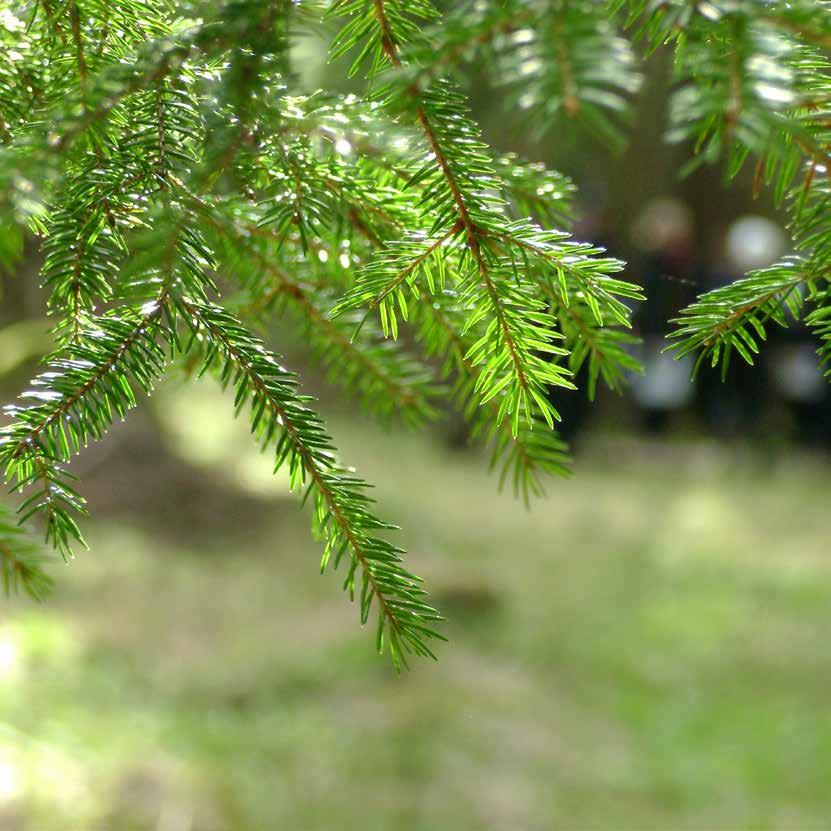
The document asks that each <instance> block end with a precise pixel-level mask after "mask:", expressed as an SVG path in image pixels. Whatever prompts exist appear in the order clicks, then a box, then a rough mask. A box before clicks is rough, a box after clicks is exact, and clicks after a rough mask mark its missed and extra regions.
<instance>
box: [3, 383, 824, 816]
mask: <svg viewBox="0 0 831 831" xmlns="http://www.w3.org/2000/svg"><path fill="white" fill-rule="evenodd" d="M166 394H167V395H168V397H169V398H168V400H171V401H173V400H178V399H177V398H176V394H175V393H174V392H172V391H169V392H167V393H166ZM217 412H222V411H221V410H217V408H216V400H215V396H214V392H213V390H212V389H209V388H205V389H204V390H202V391H201V392H200V393H199V396H198V397H197V398H195V399H191V403H190V404H189V405H187V406H186V404H185V402H184V401H179V404H178V406H177V409H176V410H174V415H173V416H172V417H171V418H169V419H168V429H169V434H170V435H171V436H172V437H173V439H172V441H174V442H175V436H176V435H177V434H178V433H180V432H181V433H183V434H184V435H186V436H187V438H188V441H189V444H188V448H189V450H188V456H189V459H190V461H191V462H192V463H193V464H194V465H196V466H197V468H198V470H199V471H200V472H201V476H202V481H201V483H200V486H199V489H198V490H191V489H190V488H187V487H178V488H176V490H175V492H169V491H165V494H164V500H165V502H166V504H167V510H166V512H164V517H166V519H164V521H162V520H161V519H159V517H158V516H156V513H157V512H153V511H146V509H141V510H139V509H138V508H137V509H136V510H135V511H132V510H130V506H129V505H128V506H127V510H126V511H125V512H122V513H121V514H118V515H115V514H111V515H109V516H108V515H107V513H106V512H103V515H99V519H98V520H97V521H96V522H95V523H94V524H92V523H91V524H89V526H88V531H89V534H88V536H89V539H90V542H91V544H92V549H93V550H92V551H91V552H90V553H85V554H84V555H83V556H81V557H79V558H78V560H77V561H75V562H73V563H72V564H71V565H70V566H69V567H67V568H66V569H61V570H60V573H59V574H58V577H59V588H58V591H57V593H56V595H55V596H54V597H53V598H52V599H51V600H50V601H49V602H47V603H46V604H45V605H43V606H35V605H32V604H30V603H27V602H24V601H22V600H17V601H14V602H13V603H12V604H11V606H10V609H11V611H10V613H9V612H6V613H4V616H3V618H2V619H0V829H3V831H6V830H7V829H9V830H10V831H18V830H20V831H53V829H54V830H55V831H58V829H60V831H87V829H89V831H133V830H134V829H135V831H138V829H147V831H151V829H152V831H222V830H224V829H227V831H249V830H250V831H272V829H280V831H282V829H288V830H289V831H324V829H326V830H327V831H328V829H335V828H336V829H338V830H339V831H351V830H352V829H359V828H360V829H370V830H371V831H375V829H379V830H380V829H383V830H384V831H386V829H395V830H396V831H444V829H447V830H448V831H468V829H469V831H481V829H499V830H500V831H503V830H504V831H538V830H539V831H548V829H608V830H609V831H612V829H614V831H619V830H620V829H673V830H674V829H693V828H695V829H788V831H794V830H798V831H802V830H803V829H806V830H807V829H825V828H827V827H828V822H829V819H828V818H829V816H831V787H829V781H831V709H829V707H828V690H829V689H831V660H830V659H829V656H828V642H829V634H831V545H829V538H831V519H829V514H828V510H827V505H828V493H829V490H830V489H831V474H829V473H828V472H826V470H825V466H824V465H823V464H822V462H821V461H812V460H811V459H809V458H805V457H801V456H798V455H796V454H793V455H790V456H788V455H785V456H783V457H782V458H780V459H763V458H761V457H760V456H758V455H757V454H754V453H753V452H750V451H748V450H743V449H740V448H733V449H726V448H723V447H720V446H717V445H714V444H709V443H705V442H696V443H689V444H645V443H640V442H634V441H626V440H611V439H602V438H601V439H597V440H595V441H593V442H590V443H589V444H590V447H591V449H590V451H589V453H588V455H586V456H585V457H584V458H582V459H581V460H580V462H579V464H578V465H577V468H576V475H575V477H574V478H573V479H572V480H571V481H564V482H557V483H554V485H553V486H552V487H551V488H550V489H549V496H548V498H547V499H546V500H545V501H542V502H540V503H538V504H537V505H536V506H535V507H534V509H533V510H532V511H531V512H527V511H526V510H525V509H524V508H523V507H522V505H521V504H519V503H516V502H514V501H513V500H512V498H511V497H510V495H508V494H502V495H499V494H498V493H496V491H495V486H494V482H493V479H491V478H488V477H487V476H486V475H485V472H484V465H483V461H482V459H481V458H479V457H478V456H477V455H476V454H470V453H461V452H454V451H449V450H448V449H447V448H444V447H441V446H439V445H438V444H436V443H434V442H431V441H429V440H428V439H425V438H423V437H419V436H414V435H409V434H403V435H400V434H395V433H393V434H391V435H378V434H377V433H376V431H375V429H374V428H373V427H372V425H370V424H367V423H365V422H363V421H354V420H348V419H344V418H341V419H335V420H334V422H333V430H334V433H335V436H336V438H337V439H338V441H340V442H341V445H342V447H343V449H344V455H345V457H346V458H347V459H348V460H349V461H350V462H353V463H355V464H356V465H357V466H358V467H359V469H360V470H361V471H362V473H363V474H364V475H365V476H367V477H368V478H369V479H370V480H371V481H374V482H376V483H377V484H378V485H379V487H378V498H379V499H380V501H381V505H382V509H383V514H384V515H385V516H388V517H391V518H393V519H395V520H396V521H398V522H400V523H401V524H402V526H403V528H404V530H403V532H402V533H401V538H402V540H403V541H404V542H405V543H406V546H407V547H408V549H409V550H410V559H409V563H410V565H411V567H412V568H413V569H414V570H415V571H416V572H417V573H419V574H421V575H423V576H424V577H425V579H426V580H427V582H428V585H429V587H430V589H431V591H432V593H433V597H434V599H435V601H436V602H437V603H438V604H439V605H440V607H441V608H442V610H443V611H444V612H445V614H446V615H447V616H448V618H449V621H448V624H447V627H446V632H447V634H448V636H449V637H450V643H449V644H448V645H447V646H446V647H444V648H443V649H442V650H441V654H440V660H439V662H438V663H437V664H432V663H425V662H422V663H419V664H417V665H416V666H415V668H414V671H413V672H411V673H409V674H405V675H402V676H401V677H397V676H396V675H395V674H394V673H393V672H392V671H391V669H390V668H389V666H388V663H387V661H386V660H384V659H379V658H377V657H376V656H375V655H374V653H373V651H372V641H373V638H372V633H371V632H369V631H362V630H361V629H360V627H359V626H358V621H357V610H356V609H355V608H354V607H353V606H350V605H349V604H348V602H346V599H345V598H344V597H343V596H342V595H341V594H340V592H339V581H338V579H337V578H335V577H333V576H332V575H331V574H329V575H327V576H325V577H320V576H319V575H318V573H317V567H318V561H319V550H318V549H317V547H316V545H315V544H314V543H313V542H311V541H310V539H309V537H308V533H307V518H306V517H305V516H304V515H303V514H302V513H300V512H299V511H298V510H296V509H295V507H294V505H293V503H292V502H291V501H289V500H288V498H287V497H285V496H284V495H283V490H284V485H285V483H284V482H280V481H278V482H277V483H276V484H275V485H273V486H272V485H270V484H268V482H269V478H268V472H269V466H268V462H267V460H264V459H260V458H259V457H257V456H256V455H254V454H251V453H249V452H248V451H246V450H245V448H246V447H247V444H246V441H245V436H244V432H245V431H244V427H242V426H240V425H234V424H233V423H232V422H230V421H229V420H226V419H224V418H222V417H220V416H217ZM218 447H219V448H220V450H217V448H218ZM613 451H614V452H613ZM160 475H161V474H160ZM107 477H108V474H106V473H105V472H102V473H101V474H99V475H98V479H97V485H96V478H95V477H92V482H91V486H92V490H93V491H94V490H95V487H99V488H100V489H106V488H107V487H108V483H109V482H110V480H109V479H108V478H107ZM158 484H159V487H160V488H162V487H163V485H164V483H163V482H159V483H158ZM212 492H213V493H217V492H218V493H221V494H224V493H228V494H232V495H233V498H229V499H228V500H227V501H225V500H223V499H219V498H216V496H214V498H213V500H212V501H211V504H212V505H214V506H220V507H218V508H217V507H214V508H211V509H210V511H207V509H206V510H205V511H204V512H203V513H200V504H201V503H199V504H194V503H195V502H197V503H198V501H199V500H200V499H201V495H203V494H205V493H212ZM122 499H123V496H122ZM93 501H94V500H93ZM143 511H145V512H147V513H148V514H149V515H148V516H147V517H142V516H141V513H142V512H143ZM7 608H8V607H7Z"/></svg>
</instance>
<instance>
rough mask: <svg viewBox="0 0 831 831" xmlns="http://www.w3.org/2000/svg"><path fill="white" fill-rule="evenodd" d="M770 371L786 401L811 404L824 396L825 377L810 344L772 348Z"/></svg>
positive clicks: (815, 352) (814, 347) (813, 348)
mask: <svg viewBox="0 0 831 831" xmlns="http://www.w3.org/2000/svg"><path fill="white" fill-rule="evenodd" d="M771 372H772V373H773V381H774V383H775V384H776V387H777V388H778V390H779V391H780V392H781V393H782V395H783V396H784V397H785V398H787V399H788V400H789V401H798V402H800V403H804V404H814V403H816V402H818V401H821V400H822V399H823V397H824V396H825V393H826V388H825V385H826V380H825V378H824V377H823V374H822V368H821V367H820V361H819V356H818V355H817V349H816V346H815V345H814V344H811V343H798V344H789V345H787V346H784V347H781V348H779V349H776V350H775V351H772V354H771Z"/></svg>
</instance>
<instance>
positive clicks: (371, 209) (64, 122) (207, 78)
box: [0, 0, 831, 666]
mask: <svg viewBox="0 0 831 831" xmlns="http://www.w3.org/2000/svg"><path fill="white" fill-rule="evenodd" d="M447 5H448V10H447V12H446V14H442V13H441V12H440V11H439V9H438V8H437V7H434V6H433V4H432V3H430V2H428V0H407V2H403V0H331V2H328V3H323V2H317V0H295V2H289V0H220V2H217V1H216V0H211V2H207V0H183V2H171V1H170V0H124V2H119V3H113V2H110V1H109V0H4V2H2V4H1V5H0V214H1V215H2V217H1V218H2V227H3V229H4V230H3V233H2V234H0V257H2V260H0V264H2V265H4V266H5V267H6V268H9V267H13V265H14V260H15V257H16V256H18V255H19V252H20V247H21V246H20V240H21V239H22V234H23V233H24V232H26V233H31V234H35V235H37V236H39V237H40V238H42V254H43V260H42V262H43V264H42V269H41V282H42V284H43V287H44V289H45V291H46V294H47V306H48V312H49V314H50V315H51V317H52V319H53V321H54V330H53V331H54V351H53V352H52V354H50V355H49V356H48V357H47V359H46V366H45V368H44V370H43V371H42V372H41V373H40V374H39V375H38V376H37V377H36V378H35V379H34V380H33V381H32V383H31V384H30V386H29V389H28V390H27V391H25V392H24V393H23V394H22V396H21V398H20V400H19V402H17V403H15V404H13V405H11V406H10V407H8V408H7V415H8V416H9V419H8V424H7V426H5V427H3V428H2V432H1V433H0V462H2V465H3V468H4V470H5V473H6V477H7V480H8V481H9V483H10V484H11V486H12V489H13V491H14V493H15V494H19V500H18V507H19V511H18V514H19V519H20V520H21V521H28V520H31V521H32V522H36V521H40V522H42V523H43V526H44V528H45V535H46V541H47V542H48V543H49V544H51V545H52V546H53V547H54V548H55V549H57V551H58V552H59V553H60V554H61V555H63V556H64V557H65V558H70V557H71V556H72V555H73V551H74V549H75V548H77V546H78V545H83V544H84V540H83V536H82V531H81V528H80V526H79V524H78V522H79V520H80V518H81V516H82V515H83V514H84V511H85V503H84V499H83V497H82V496H81V495H80V493H79V491H78V490H77V489H76V482H75V479H74V477H73V475H72V474H71V472H70V471H69V470H68V469H67V465H68V463H69V461H70V458H71V457H72V456H73V455H75V454H77V453H80V452H82V451H83V449H84V448H85V447H86V446H87V445H88V444H89V443H90V442H93V441H98V440H100V439H102V438H104V436H105V434H106V433H107V431H108V430H109V428H110V426H111V425H112V423H113V421H114V420H115V419H116V418H124V417H126V416H127V414H128V412H129V410H130V409H132V408H133V407H134V406H136V404H137V403H138V402H139V401H140V399H141V398H142V397H144V396H146V395H149V394H151V393H152V391H153V388H154V386H155V385H156V384H157V383H158V382H159V380H160V379H161V378H162V377H163V376H164V375H165V373H166V372H167V370H168V368H169V367H170V366H171V365H173V364H175V363H177V362H183V361H187V362H188V365H189V366H191V367H194V366H196V367H198V368H199V370H200V372H210V373H212V374H214V375H215V376H216V377H218V379H219V381H220V382H221V383H222V384H223V385H224V386H226V387H227V388H228V390H229V395H233V401H234V406H235V407H236V409H237V411H240V410H242V409H246V410H247V412H248V417H249V418H250V425H251V431H252V433H253V435H254V438H255V439H256V441H257V442H258V443H259V444H260V445H261V446H262V447H263V449H264V450H267V451H268V452H269V453H270V454H273V462H274V466H275V469H276V468H280V467H285V468H287V470H288V471H289V474H290V480H291V486H292V488H293V489H295V490H297V491H298V492H300V493H302V494H303V496H304V499H308V501H310V503H311V505H312V513H313V523H314V528H315V531H316V533H317V534H318V535H319V536H320V537H321V539H322V543H323V547H324V554H323V560H322V566H323V568H324V569H326V567H327V566H331V567H332V568H333V569H339V570H340V572H341V574H342V576H343V579H344V588H345V589H346V590H347V591H348V592H349V594H350V596H357V597H358V598H359V606H360V618H361V621H362V622H366V621H367V620H368V619H369V617H370V615H371V614H374V616H375V620H376V623H377V630H376V631H377V645H378V648H379V649H387V651H388V652H389V653H390V655H391V656H392V659H393V661H394V662H395V664H396V666H400V665H401V664H403V663H406V659H407V656H408V655H432V654H433V653H432V651H431V648H432V647H431V642H433V641H435V640H436V639H438V638H441V635H440V634H439V633H438V631H437V629H436V626H437V624H438V622H439V621H440V619H441V618H440V616H439V614H438V613H437V612H436V611H435V610H434V609H433V608H432V607H431V606H430V604H429V602H428V601H427V600H426V595H425V592H424V589H423V588H422V587H421V581H420V580H419V579H418V578H417V577H415V576H414V575H413V574H412V573H411V572H410V571H409V570H407V568H405V566H404V564H403V555H404V552H403V551H402V550H401V549H400V548H399V547H398V546H397V545H396V544H394V543H393V542H391V541H390V539H391V532H392V531H393V526H392V525H391V524H389V523H388V522H387V521H386V520H383V519H380V518H379V517H378V516H377V515H376V511H375V507H374V505H373V503H372V500H371V499H369V497H368V496H367V483H365V482H364V481H363V480H362V479H361V478H360V477H359V476H358V475H357V474H356V473H354V471H352V470H351V469H350V468H348V467H346V466H345V465H344V464H342V463H341V462H340V461H339V460H338V454H337V449H336V446H335V443H334V441H333V439H332V438H330V437H329V435H328V434H327V432H326V428H325V426H324V425H323V422H322V421H321V419H320V416H319V415H318V414H317V413H316V411H315V409H314V405H313V402H312V401H311V399H309V398H308V396H305V395H304V394H303V393H302V392H301V388H300V382H299V379H298V378H297V377H296V375H295V374H294V373H293V372H292V371H291V370H289V369H287V368H285V367H284V366H283V363H282V361H281V359H280V358H279V357H278V356H276V355H274V354H273V353H272V352H271V351H270V350H269V348H268V347H267V346H266V344H265V343H264V341H263V339H262V337H261V336H260V335H261V333H264V332H267V331H268V324H269V323H270V322H271V321H272V320H274V319H281V320H286V321H288V322H289V325H291V326H293V327H296V329H297V330H298V331H299V332H301V333H303V335H304V337H305V340H306V341H307V343H308V345H309V348H310V351H311V353H312V354H313V355H314V357H315V358H316V359H317V360H318V361H319V363H320V365H321V366H322V367H323V368H324V369H325V370H326V374H327V376H328V377H329V379H330V380H331V381H332V382H333V383H334V384H337V385H339V386H340V387H342V388H343V390H344V392H345V393H347V394H349V395H352V396H354V397H355V398H356V399H357V401H358V402H359V403H360V404H361V405H362V406H363V407H364V408H365V409H366V410H367V411H368V412H369V413H371V414H372V415H374V416H377V417H379V418H380V419H382V420H388V419H391V418H398V419H401V420H403V421H404V422H406V423H408V424H411V425H421V424H424V423H426V422H431V421H433V420H435V419H436V418H437V417H438V416H439V415H440V414H441V413H442V411H443V409H444V407H443V405H444V402H445V401H450V402H452V403H453V404H454V405H455V406H456V408H457V409H458V410H459V412H460V413H462V415H463V416H464V417H465V418H466V420H467V421H468V422H469V424H470V427H471V434H472V435H473V437H474V438H477V439H479V440H481V441H483V442H485V443H487V444H488V445H489V446H490V448H491V451H492V463H493V464H492V466H493V467H494V468H495V469H496V470H497V472H498V474H499V480H500V482H510V483H511V485H512V487H513V488H514V489H515V491H516V492H517V493H518V494H521V495H522V496H523V497H524V498H525V499H526V500H528V499H530V497H531V496H534V495H538V494H540V493H542V492H543V488H544V484H545V480H546V479H547V478H548V477H549V476H551V475H564V474H566V473H567V472H568V450H567V447H566V446H565V444H564V443H563V442H562V440H561V439H560V438H559V437H558V435H557V433H556V430H555V422H556V421H557V420H558V419H559V414H558V412H557V407H556V401H557V396H558V395H559V394H561V393H562V394H573V393H569V392H568V390H571V389H573V388H574V379H575V377H576V375H577V373H578V371H580V370H581V369H583V368H585V370H586V372H585V375H586V378H587V390H586V392H587V393H588V394H589V395H590V396H593V395H594V393H595V390H596V387H597V384H598V383H599V382H602V383H604V384H606V385H607V386H609V387H610V388H612V389H619V388H620V386H621V384H622V383H623V382H624V380H625V377H626V375H627V374H628V373H629V372H631V371H636V370H637V368H638V367H637V363H636V362H635V361H634V359H633V358H632V357H631V354H630V351H629V345H630V344H631V342H632V340H633V337H632V335H631V334H630V333H629V328H630V318H631V310H632V308H633V305H634V304H635V303H637V301H638V300H639V299H640V298H641V293H640V290H639V288H638V287H637V285H635V284H633V283H632V282H629V281H627V280H625V279H622V278H621V276H620V274H621V272H622V270H623V268H624V266H623V263H621V262H619V261H618V260H615V259H613V258H610V257H608V256H606V255H605V253H604V252H603V251H602V249H599V248H597V247H596V246H593V245H591V244H589V243H584V242H580V241H577V240H575V239H573V238H572V236H571V235H570V232H569V224H570V221H571V197H572V195H573V191H574V187H573V185H572V184H571V182H570V181H569V180H568V179H567V178H566V177H564V176H562V175H560V174H558V173H556V172H554V171H549V170H546V169H545V168H544V167H543V166H542V165H540V164H537V163H531V162H527V161H525V160H523V159H520V158H517V157H515V156H511V155H509V156H504V155H500V154H499V153H498V152H496V151H495V150H493V149H492V148H490V147H489V146H488V145H487V144H486V142H485V141H484V139H483V137H482V135H481V131H480V129H479V127H478V125H477V124H476V122H475V120H474V119H473V117H472V115H471V113H470V109H469V107H468V103H467V96H466V84H467V83H469V80H470V78H471V76H472V75H474V74H475V75H476V76H477V77H481V76H484V77H486V78H488V79H490V81H491V82H492V83H493V84H494V87H495V88H496V89H497V90H498V91H499V96H500V98H501V99H503V100H504V102H505V105H506V106H507V107H508V108H510V110H511V111H512V112H519V113H524V114H525V116H526V117H527V119H528V122H527V123H529V124H533V126H534V129H535V130H537V131H538V132H540V133H542V134H553V133H554V132H555V131H561V130H562V129H563V128H564V127H570V126H574V127H575V128H576V129H577V130H578V131H582V132H583V133H584V134H587V135H589V136H591V137H592V138H593V139H594V140H598V141H600V142H602V143H604V144H606V145H609V146H611V147H613V148H616V147H619V146H620V145H621V144H622V142H623V141H624V140H625V126H626V124H627V119H628V117H629V112H630V107H629V102H630V99H631V97H632V95H633V93H635V92H636V90H637V88H638V85H639V80H640V73H639V70H638V59H637V57H636V54H637V49H638V45H639V44H641V45H642V44H646V46H647V47H648V48H657V47H658V46H660V45H662V44H669V45H670V47H671V48H674V49H676V52H677V56H678V63H677V74H678V82H679V87H678V90H677V92H676V94H675V98H674V103H673V116H672V118H673V122H672V125H671V129H670V138H671V139H673V140H679V141H692V142H694V143H695V144H696V148H697V150H698V156H697V158H698V159H700V160H701V161H708V162H712V161H716V160H719V159H723V160H724V161H725V162H726V164H727V166H728V169H729V171H730V172H731V173H735V172H736V171H737V170H738V169H739V168H740V167H741V166H742V164H743V163H744V162H745V161H746V159H747V158H748V157H750V156H753V157H755V159H756V160H757V165H758V175H757V179H758V181H759V183H760V186H761V184H762V183H765V182H771V183H773V185H774V187H775V190H776V195H777V198H778V199H779V200H780V201H782V202H784V203H786V204H787V206H788V210H789V212H790V217H791V222H792V231H793V236H794V241H795V253H794V254H793V256H791V257H789V258H788V259H787V260H785V261H784V262H783V263H781V264H780V265H778V266H776V267H775V268H773V269H769V270H766V271H765V272H760V273H756V274H752V275H749V276H748V277H747V278H746V279H745V280H742V281H740V282H739V283H737V284H735V285H734V286H731V287H727V288H725V289H722V290H719V292H715V293H711V294H708V295H705V296H704V297H702V298H701V300H700V302H699V303H697V304H696V305H695V306H693V307H692V308H691V309H689V310H687V312H686V313H685V314H684V315H683V316H682V319H681V321H680V325H679V329H678V331H677V335H678V337H679V340H678V344H677V346H678V349H679V352H680V353H682V354H683V353H686V352H691V351H700V352H701V354H702V356H704V357H708V358H709V359H710V360H711V361H712V362H714V363H717V362H718V361H722V362H723V364H724V365H725V366H726V364H727V362H728V360H729V357H730V354H731V352H732V351H736V352H739V354H740V355H741V356H742V357H743V358H745V359H747V360H752V354H753V353H754V352H755V351H756V350H757V349H758V340H759V339H761V338H762V337H763V336H764V331H765V326H766V325H767V324H768V323H769V322H771V321H774V322H778V323H781V324H786V323H787V322H788V319H789V317H788V315H789V314H790V315H797V314H799V313H801V311H802V309H803V308H804V307H805V306H806V304H807V305H808V306H809V307H810V312H809V317H808V320H809V322H810V323H811V324H812V325H813V326H815V327H816V329H817V331H818V333H819V335H820V337H821V338H822V341H823V343H824V345H825V346H824V348H825V349H826V350H828V351H830V352H831V314H830V313H828V311H827V309H828V308H829V306H828V304H827V302H826V299H827V289H826V285H825V284H826V282H827V276H828V269H829V262H831V227H830V226H829V212H828V180H827V164H826V162H827V161H829V157H828V153H829V147H831V137H829V135H828V130H829V124H831V118H829V112H828V108H829V106H831V103H830V102H831V79H830V78H829V71H828V60H827V51H828V48H829V39H830V38H831V14H829V7H828V4H827V3H825V2H823V0H800V2H788V3H778V2H758V0H711V2H706V3H705V2H701V3H697V2H689V0H670V2H661V3H656V2H653V1H652V0H630V1H629V2H626V0H615V2H613V3H611V4H610V5H606V4H604V3H601V2H595V0H557V2H550V0H502V2H497V1H496V0H493V2H483V1H482V0H476V1H475V2H465V3H458V4H456V3H454V4H447ZM627 27H628V29H629V31H631V32H633V34H634V37H633V39H628V38H627V37H626V36H625V30H626V29H627ZM309 36H311V37H315V38H327V39H329V41H330V43H331V51H330V55H331V58H332V60H333V62H334V65H335V66H336V67H340V68H341V69H342V71H343V74H344V75H349V76H351V77H353V78H354V79H356V80H354V81H353V82H352V85H353V86H352V88H353V89H360V90H361V91H360V92H353V93H349V94H341V93H337V92H332V91H318V92H315V93H312V94H308V93H307V92H305V91H304V90H303V88H302V84H301V83H300V82H299V81H298V79H297V75H296V73H295V72H294V69H295V68H294V67H293V65H292V58H293V52H294V45H295V44H296V43H297V42H298V40H299V38H301V37H309ZM633 43H634V44H635V45H634V46H633ZM355 84H357V86H355ZM786 310H789V311H786ZM258 332H259V333H260V334H257V333H258ZM6 510H7V509H6V508H3V511H4V513H0V556H2V568H3V576H4V581H5V583H6V585H7V587H8V588H13V587H17V586H20V587H22V588H24V589H26V590H27V591H29V593H31V594H32V595H34V596H38V597H39V596H41V595H42V594H43V593H44V591H45V590H46V589H47V588H48V581H49V578H48V577H47V576H46V574H45V573H44V572H43V568H42V566H43V558H44V557H45V556H46V555H43V554H42V553H40V551H39V549H38V548H37V547H36V546H35V545H34V544H33V543H32V541H31V539H30V538H29V537H28V536H27V535H26V534H24V533H22V532H20V531H19V530H17V527H16V525H14V524H13V523H12V522H11V520H10V519H9V515H8V513H7V512H6ZM373 607H374V612H373Z"/></svg>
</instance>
